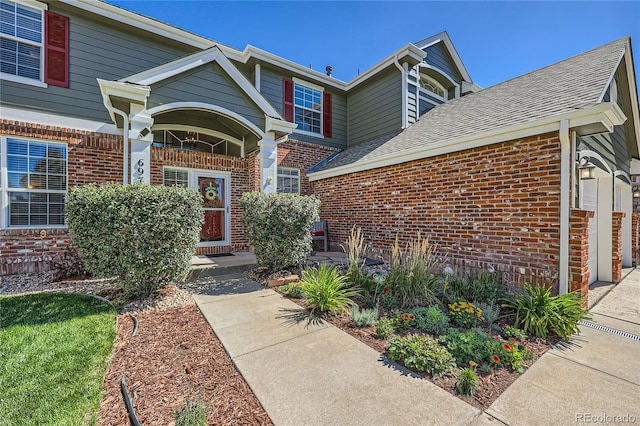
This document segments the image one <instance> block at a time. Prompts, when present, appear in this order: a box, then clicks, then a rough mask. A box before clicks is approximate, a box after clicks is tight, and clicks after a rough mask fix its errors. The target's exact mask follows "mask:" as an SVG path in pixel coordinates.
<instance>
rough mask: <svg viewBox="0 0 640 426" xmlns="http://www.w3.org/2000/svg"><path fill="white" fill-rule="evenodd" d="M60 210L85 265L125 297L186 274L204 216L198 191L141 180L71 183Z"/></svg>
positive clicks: (138, 293) (142, 292) (160, 285)
mask: <svg viewBox="0 0 640 426" xmlns="http://www.w3.org/2000/svg"><path fill="white" fill-rule="evenodd" d="M65 214H66V219H67V224H68V225H69V228H70V230H71V238H72V242H73V244H74V245H75V246H76V247H78V251H79V253H80V256H81V258H82V261H83V262H84V265H85V267H86V268H87V270H88V271H89V272H91V274H92V275H95V276H101V277H118V278H119V279H120V283H121V285H122V288H123V290H124V291H125V292H126V293H127V295H129V296H130V297H135V296H138V295H144V294H151V293H152V292H154V291H155V290H157V289H158V288H160V287H162V286H163V285H165V284H168V283H170V282H172V281H174V280H175V279H178V278H181V277H183V276H185V275H186V274H187V272H188V271H189V268H190V266H191V257H192V256H193V254H194V253H195V249H196V246H197V245H198V241H199V238H200V237H199V232H200V227H201V226H202V221H203V218H204V216H203V213H202V201H201V199H200V196H199V195H198V193H197V192H195V191H193V190H191V189H187V188H179V187H167V186H152V185H146V184H134V185H127V186H123V185H119V184H105V185H102V186H96V185H86V186H76V187H73V188H71V190H70V191H69V195H68V196H67V200H66V207H65Z"/></svg>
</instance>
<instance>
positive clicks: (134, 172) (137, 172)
mask: <svg viewBox="0 0 640 426" xmlns="http://www.w3.org/2000/svg"><path fill="white" fill-rule="evenodd" d="M130 123H131V130H130V131H129V140H130V141H131V155H130V156H129V158H130V163H129V164H130V167H129V172H130V173H129V175H130V180H129V182H131V183H137V182H143V183H147V184H149V183H151V144H152V143H153V133H151V126H152V125H153V118H151V117H150V116H149V114H148V113H147V111H146V109H145V108H144V106H143V105H139V104H131V114H130Z"/></svg>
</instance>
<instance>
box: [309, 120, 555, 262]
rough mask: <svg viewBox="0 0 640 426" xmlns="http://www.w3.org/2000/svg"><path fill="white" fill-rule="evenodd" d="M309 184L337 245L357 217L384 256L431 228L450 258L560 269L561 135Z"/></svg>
mask: <svg viewBox="0 0 640 426" xmlns="http://www.w3.org/2000/svg"><path fill="white" fill-rule="evenodd" d="M313 184H314V192H315V193H316V194H317V195H318V196H319V197H320V199H321V201H322V204H321V207H320V208H321V217H322V218H323V219H326V220H327V221H328V225H329V238H330V244H331V247H332V248H334V249H337V248H338V247H339V245H340V244H343V243H344V241H345V240H346V238H347V235H348V233H349V230H350V229H351V227H352V226H353V225H356V226H359V227H361V228H362V231H363V233H364V236H365V239H366V240H367V241H370V242H371V244H372V246H373V247H374V248H375V249H378V250H381V251H382V253H383V254H384V255H388V253H389V250H390V247H391V245H392V244H393V241H394V239H395V237H396V235H399V236H400V241H401V243H403V244H404V243H405V242H407V241H408V240H410V239H413V238H415V237H416V235H417V233H418V232H421V234H422V235H423V236H425V235H428V236H429V237H430V239H431V241H432V242H434V243H437V244H438V246H439V249H440V250H441V251H443V252H444V251H446V252H447V253H448V256H450V257H452V258H456V259H468V260H469V261H480V262H487V263H497V264H506V265H512V266H513V268H514V269H516V268H517V269H519V268H529V267H531V268H545V269H549V270H552V271H556V272H557V270H558V264H559V254H560V248H559V221H560V141H559V139H558V134H557V133H550V134H546V135H541V136H537V137H531V138H526V139H518V140H514V141H510V142H505V143H499V144H494V145H490V146H485V147H480V148H475V149H470V150H465V151H461V152H456V153H451V154H446V155H440V156H437V157H433V158H427V159H421V160H415V161H411V162H408V163H405V164H399V165H393V166H388V167H383V168H378V169H374V170H367V171H362V172H357V173H353V174H349V175H344V176H337V177H333V178H328V179H323V180H319V181H316V182H313Z"/></svg>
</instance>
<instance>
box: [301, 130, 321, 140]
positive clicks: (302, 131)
mask: <svg viewBox="0 0 640 426" xmlns="http://www.w3.org/2000/svg"><path fill="white" fill-rule="evenodd" d="M293 134H298V135H306V136H312V137H314V138H318V139H324V135H323V134H322V133H314V132H310V131H308V130H298V129H296V130H294V131H293Z"/></svg>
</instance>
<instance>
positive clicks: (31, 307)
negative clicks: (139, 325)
mask: <svg viewBox="0 0 640 426" xmlns="http://www.w3.org/2000/svg"><path fill="white" fill-rule="evenodd" d="M115 337H116V313H115V311H114V309H113V308H112V307H111V306H109V305H108V304H106V303H104V302H101V301H99V300H97V299H95V298H91V297H88V296H82V295H76V294H61V293H41V294H31V295H23V296H13V297H2V298H0V425H17V424H19V425H80V424H93V423H95V420H96V418H97V411H98V408H99V405H100V401H101V397H102V392H103V387H102V382H103V377H104V374H105V371H106V368H107V360H108V358H109V356H110V354H111V352H112V349H113V345H114V342H115Z"/></svg>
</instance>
